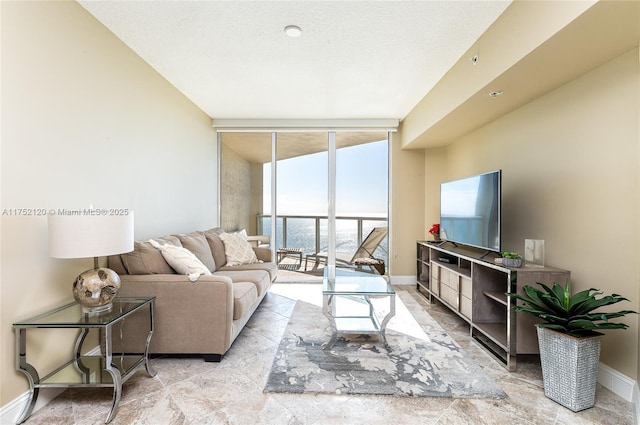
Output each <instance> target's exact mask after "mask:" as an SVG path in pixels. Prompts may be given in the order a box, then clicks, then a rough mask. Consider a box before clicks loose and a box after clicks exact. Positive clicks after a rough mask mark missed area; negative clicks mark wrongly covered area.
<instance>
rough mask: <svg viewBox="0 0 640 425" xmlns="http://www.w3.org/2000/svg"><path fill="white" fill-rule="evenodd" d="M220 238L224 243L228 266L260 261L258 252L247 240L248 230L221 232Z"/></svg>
mask: <svg viewBox="0 0 640 425" xmlns="http://www.w3.org/2000/svg"><path fill="white" fill-rule="evenodd" d="M219 236H220V239H222V242H223V243H224V252H225V255H226V257H227V266H239V265H240V264H253V263H258V262H259V261H258V257H256V253H255V251H254V250H253V248H251V245H249V242H248V241H247V231H246V230H244V229H242V230H240V231H239V232H234V233H221V234H220V235H219Z"/></svg>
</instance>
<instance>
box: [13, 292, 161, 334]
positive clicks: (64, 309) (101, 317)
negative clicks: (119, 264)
mask: <svg viewBox="0 0 640 425" xmlns="http://www.w3.org/2000/svg"><path fill="white" fill-rule="evenodd" d="M153 299H155V297H131V298H127V297H122V298H114V299H113V308H112V309H111V311H108V312H104V313H100V314H89V313H85V312H83V311H82V306H81V305H80V304H78V303H76V302H72V303H69V304H66V305H63V306H61V307H58V308H55V309H53V310H50V311H48V312H46V313H43V314H40V315H38V316H35V317H32V318H29V319H26V320H22V321H19V322H16V323H14V324H13V326H14V327H16V328H78V327H101V326H107V325H109V324H111V323H113V322H114V321H116V320H118V319H120V318H122V317H123V316H126V315H127V314H129V313H131V312H132V311H134V310H136V309H138V308H140V307H142V306H143V305H145V304H147V303H149V302H151V301H152V300H153Z"/></svg>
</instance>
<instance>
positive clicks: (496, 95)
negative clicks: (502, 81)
mask: <svg viewBox="0 0 640 425" xmlns="http://www.w3.org/2000/svg"><path fill="white" fill-rule="evenodd" d="M501 94H502V92H501V91H500V90H496V91H492V92H491V93H489V96H491V97H498V96H500V95H501Z"/></svg>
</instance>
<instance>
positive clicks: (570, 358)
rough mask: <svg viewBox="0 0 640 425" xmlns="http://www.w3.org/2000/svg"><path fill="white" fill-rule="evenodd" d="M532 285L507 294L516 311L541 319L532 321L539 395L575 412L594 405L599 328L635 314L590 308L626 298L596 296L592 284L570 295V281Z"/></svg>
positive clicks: (618, 325) (612, 326)
mask: <svg viewBox="0 0 640 425" xmlns="http://www.w3.org/2000/svg"><path fill="white" fill-rule="evenodd" d="M536 283H537V284H538V285H540V287H541V289H538V288H534V287H532V286H531V285H525V286H524V287H523V291H524V295H519V294H513V293H507V295H508V296H510V297H513V298H515V299H517V300H519V301H521V302H522V303H521V304H520V305H516V306H515V307H514V308H515V309H516V311H521V312H525V313H530V314H533V315H534V316H536V317H538V318H540V319H543V320H545V321H546V322H545V323H539V324H537V325H536V328H537V332H538V345H539V347H540V363H541V365H542V380H543V383H544V394H545V395H546V396H547V397H549V398H550V399H552V400H554V401H556V402H558V403H560V404H561V405H563V406H565V407H567V408H569V409H571V410H573V411H574V412H577V411H579V410H583V409H587V408H589V407H593V405H594V401H595V393H596V378H597V376H598V364H599V362H600V342H601V338H602V336H603V334H602V333H600V332H598V331H601V330H606V329H626V328H627V327H628V325H627V324H625V323H616V322H610V321H609V320H610V319H614V318H617V317H622V316H624V315H626V314H630V313H636V312H635V311H632V310H621V311H617V312H595V311H594V310H597V309H599V308H600V307H604V306H607V305H611V304H616V303H618V302H620V301H629V300H628V299H627V298H624V297H622V296H620V295H618V294H612V295H607V296H602V297H600V298H597V296H600V295H602V292H601V291H600V290H598V289H593V288H591V289H586V290H584V291H581V292H578V293H577V294H574V295H571V293H570V290H569V281H567V282H566V283H565V286H564V288H563V287H562V286H561V285H558V284H557V283H554V284H553V286H552V287H549V286H547V285H545V284H543V283H540V282H536Z"/></svg>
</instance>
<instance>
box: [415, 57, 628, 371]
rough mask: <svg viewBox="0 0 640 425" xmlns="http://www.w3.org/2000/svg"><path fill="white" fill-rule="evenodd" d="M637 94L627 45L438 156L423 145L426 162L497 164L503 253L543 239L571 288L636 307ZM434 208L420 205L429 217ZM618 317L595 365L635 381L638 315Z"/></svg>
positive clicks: (471, 169) (470, 169)
mask: <svg viewBox="0 0 640 425" xmlns="http://www.w3.org/2000/svg"><path fill="white" fill-rule="evenodd" d="M639 93H640V67H639V61H638V50H634V51H632V52H629V53H627V54H625V55H623V56H621V57H619V58H617V59H615V60H613V61H610V62H608V63H606V64H605V65H603V66H601V67H599V68H597V69H596V70H594V71H592V72H590V73H588V74H586V75H584V76H582V77H580V78H577V79H575V80H574V81H572V82H570V83H569V84H566V85H564V86H562V87H560V88H559V89H557V90H555V91H553V92H551V93H549V94H547V95H545V96H542V97H540V98H538V99H537V100H535V101H533V102H531V103H529V104H527V105H525V106H523V107H521V108H519V109H517V110H515V111H513V112H512V113H510V114H508V115H506V116H504V117H502V118H500V119H498V120H495V121H494V122H492V123H491V124H489V125H487V126H485V127H483V128H481V129H479V130H477V131H474V132H473V133H471V134H468V135H466V136H464V137H462V138H461V139H459V140H457V141H455V142H454V143H453V144H451V145H450V146H448V147H447V148H446V155H443V154H442V152H441V151H440V150H438V149H435V150H434V149H431V150H426V151H425V163H426V168H427V170H428V169H429V164H430V163H432V160H433V157H438V158H442V160H443V161H446V171H442V172H441V173H440V178H441V180H448V179H452V178H458V177H464V176H468V175H472V174H475V173H480V172H486V171H491V170H494V169H502V170H503V201H502V202H503V210H502V218H503V226H502V232H503V238H502V240H503V246H502V248H503V250H509V251H511V250H515V251H522V250H523V246H524V239H525V238H533V239H544V240H545V249H546V263H547V264H548V265H551V266H556V267H561V268H565V269H568V270H570V271H571V275H572V284H573V291H578V290H582V289H587V288H600V289H602V290H603V291H604V292H605V293H607V294H610V293H618V294H622V295H624V296H626V297H628V298H630V299H631V302H629V303H627V302H625V303H623V304H621V305H620V304H619V305H616V306H614V308H615V309H620V308H625V309H633V310H640V300H639V296H638V294H639V292H638V288H639V287H640V265H639V262H638V259H639V258H640V207H639V198H640V184H639V182H640V177H639V170H640V161H639V158H640V156H639V151H640V138H639V129H638V114H639V104H640V103H639ZM504 96H508V93H506V94H505V95H504ZM427 176H428V177H430V176H431V174H430V173H429V171H427ZM437 176H438V173H434V176H433V177H434V178H438V177H437ZM430 189H433V187H432V182H428V183H427V194H429V193H431V195H433V193H432V192H430ZM431 195H429V196H427V197H426V198H427V199H425V203H426V204H427V205H428V204H429V201H430V198H431ZM435 211H436V210H434V209H432V208H430V207H428V206H427V211H426V217H425V219H426V221H427V222H428V223H431V222H432V221H433V220H435V219H436V218H437V215H435V214H436V213H435ZM433 222H435V221H433ZM623 320H624V322H626V323H628V324H629V325H630V328H629V329H628V330H626V331H619V330H614V331H608V332H606V336H605V337H604V339H603V348H602V355H601V361H602V362H603V363H605V364H607V365H609V366H611V367H613V368H614V369H616V370H618V371H619V372H621V373H623V374H625V375H627V376H629V377H632V378H634V379H635V378H636V377H638V332H639V329H638V316H636V315H632V316H627V317H626V318H624V319H623Z"/></svg>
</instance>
